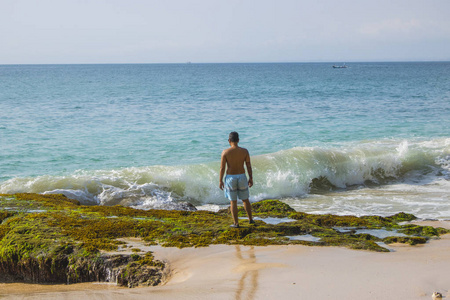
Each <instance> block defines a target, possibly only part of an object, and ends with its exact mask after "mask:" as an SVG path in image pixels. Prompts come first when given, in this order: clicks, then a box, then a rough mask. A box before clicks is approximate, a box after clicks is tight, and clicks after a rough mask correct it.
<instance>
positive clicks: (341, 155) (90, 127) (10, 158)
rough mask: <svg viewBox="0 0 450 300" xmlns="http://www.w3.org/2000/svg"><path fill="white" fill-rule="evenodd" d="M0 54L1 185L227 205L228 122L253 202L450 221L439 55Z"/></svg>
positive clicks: (108, 201)
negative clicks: (322, 58) (342, 59)
mask: <svg viewBox="0 0 450 300" xmlns="http://www.w3.org/2000/svg"><path fill="white" fill-rule="evenodd" d="M332 65H333V64H330V63H273V64H271V63H267V64H132V65H125V64H117V65H0V193H15V192H37V193H64V194H65V195H67V196H68V197H70V198H75V199H78V200H80V201H81V202H83V203H85V204H99V205H113V204H123V205H129V206H133V207H137V208H143V209H148V208H166V209H173V208H175V209H177V208H183V203H185V202H190V203H191V204H194V205H195V206H197V208H199V209H210V210H217V209H219V208H221V207H224V206H226V205H227V200H226V199H225V198H224V196H223V194H222V191H221V190H220V189H219V188H218V184H219V174H218V173H219V160H220V155H221V152H222V150H223V149H224V148H226V147H228V143H227V139H228V133H229V132H230V131H238V132H239V134H240V137H241V143H240V146H242V147H245V148H247V149H248V150H249V151H250V154H251V156H252V164H253V170H254V181H255V185H254V187H252V188H251V190H250V191H251V201H257V200H260V199H265V198H278V199H282V200H283V201H285V202H286V203H289V204H290V205H292V206H293V207H294V208H295V209H297V210H301V211H305V212H313V213H336V214H353V215H367V214H381V215H389V214H393V213H396V212H399V211H405V212H409V213H414V214H416V215H417V216H419V217H422V218H438V219H450V196H449V195H450V193H449V192H450V62H412V63H348V64H347V66H348V67H347V68H342V69H334V68H332Z"/></svg>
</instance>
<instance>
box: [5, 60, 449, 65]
mask: <svg viewBox="0 0 450 300" xmlns="http://www.w3.org/2000/svg"><path fill="white" fill-rule="evenodd" d="M423 62H450V59H449V60H367V61H365V60H356V61H341V62H337V61H266V62H264V61H261V62H258V61H255V62H250V61H249V62H192V61H186V62H107V63H101V62H99V63H94V62H91V63H0V66H27V65H28V66H33V65H183V64H198V65H200V64H338V63H339V64H348V63H423Z"/></svg>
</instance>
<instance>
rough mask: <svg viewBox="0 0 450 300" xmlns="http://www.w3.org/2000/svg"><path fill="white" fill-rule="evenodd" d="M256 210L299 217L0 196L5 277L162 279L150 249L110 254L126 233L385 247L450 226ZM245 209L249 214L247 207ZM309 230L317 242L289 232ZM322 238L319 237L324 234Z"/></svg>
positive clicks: (268, 206) (190, 243) (269, 206)
mask: <svg viewBox="0 0 450 300" xmlns="http://www.w3.org/2000/svg"><path fill="white" fill-rule="evenodd" d="M252 207H253V210H254V215H255V216H257V217H275V218H290V219H293V220H295V221H293V222H283V223H279V224H275V225H274V224H266V223H265V222H264V221H263V220H257V221H256V226H255V225H251V224H248V223H247V221H243V222H241V227H240V228H230V227H229V224H230V220H231V219H230V215H229V212H228V211H227V210H222V211H220V212H218V213H213V212H209V211H175V210H171V211H169V210H147V211H145V210H139V209H134V208H131V207H123V206H110V207H108V206H84V205H80V204H79V203H78V202H77V201H74V200H70V199H67V198H66V197H65V196H63V195H37V194H16V195H0V221H1V224H0V280H1V281H8V280H9V281H27V282H66V283H73V282H83V281H111V280H112V281H116V282H117V283H118V284H120V285H124V286H129V287H134V286H137V285H156V284H159V283H160V282H161V280H162V278H163V277H164V272H165V270H166V267H165V264H164V263H163V262H160V261H157V260H155V259H154V258H153V256H152V255H151V253H150V252H147V253H143V252H140V251H139V249H135V250H134V252H133V253H132V254H131V255H112V254H109V253H108V252H109V251H113V250H117V249H118V246H120V245H123V244H124V242H123V241H121V240H120V239H121V238H126V237H138V238H140V239H142V240H143V241H145V242H146V243H147V244H148V245H157V244H159V245H162V246H164V247H179V248H183V247H206V246H209V245H212V244H240V245H259V246H265V245H284V244H303V245H318V246H343V247H348V248H351V249H365V250H372V251H384V252H387V251H389V250H387V249H386V248H383V247H381V246H380V245H379V244H380V242H384V243H393V242H402V243H408V244H411V245H414V244H417V243H425V242H426V241H427V239H429V238H430V237H438V236H439V235H440V234H445V233H448V232H449V231H448V230H446V229H442V228H439V229H433V228H432V227H430V228H428V227H422V226H417V225H411V224H406V225H400V224H399V223H400V222H404V221H410V220H413V219H414V218H415V217H414V216H413V215H409V214H405V213H399V214H396V215H394V216H391V217H380V216H365V217H355V216H335V215H313V214H306V213H302V212H296V211H295V210H294V209H292V208H291V207H290V206H288V205H287V204H285V203H283V202H281V201H279V200H263V201H260V202H256V203H253V204H252ZM240 213H241V214H244V211H243V210H242V208H240ZM338 227H351V228H360V229H361V228H364V229H383V228H385V229H396V230H398V231H399V232H402V233H404V234H405V235H407V236H405V237H387V238H384V239H381V238H377V237H376V236H373V235H370V234H356V233H355V231H352V230H350V231H348V232H347V231H340V230H338V229H336V228H338ZM296 235H311V236H313V237H316V238H317V239H314V240H315V241H304V240H294V239H292V240H291V239H289V238H288V236H296ZM319 238H320V240H319Z"/></svg>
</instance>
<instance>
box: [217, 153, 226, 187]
mask: <svg viewBox="0 0 450 300" xmlns="http://www.w3.org/2000/svg"><path fill="white" fill-rule="evenodd" d="M226 164H227V158H226V156H225V151H223V152H222V158H221V159H220V175H219V176H220V182H219V188H220V189H221V190H223V187H224V184H223V176H224V175H225V167H226Z"/></svg>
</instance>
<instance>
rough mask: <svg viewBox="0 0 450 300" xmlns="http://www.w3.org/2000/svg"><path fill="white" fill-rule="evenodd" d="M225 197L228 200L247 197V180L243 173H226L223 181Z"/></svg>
mask: <svg viewBox="0 0 450 300" xmlns="http://www.w3.org/2000/svg"><path fill="white" fill-rule="evenodd" d="M224 185H225V188H224V192H225V197H227V198H228V200H230V201H237V198H239V199H240V200H245V199H248V197H249V192H248V180H247V176H245V174H238V175H227V176H225V182H224Z"/></svg>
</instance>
